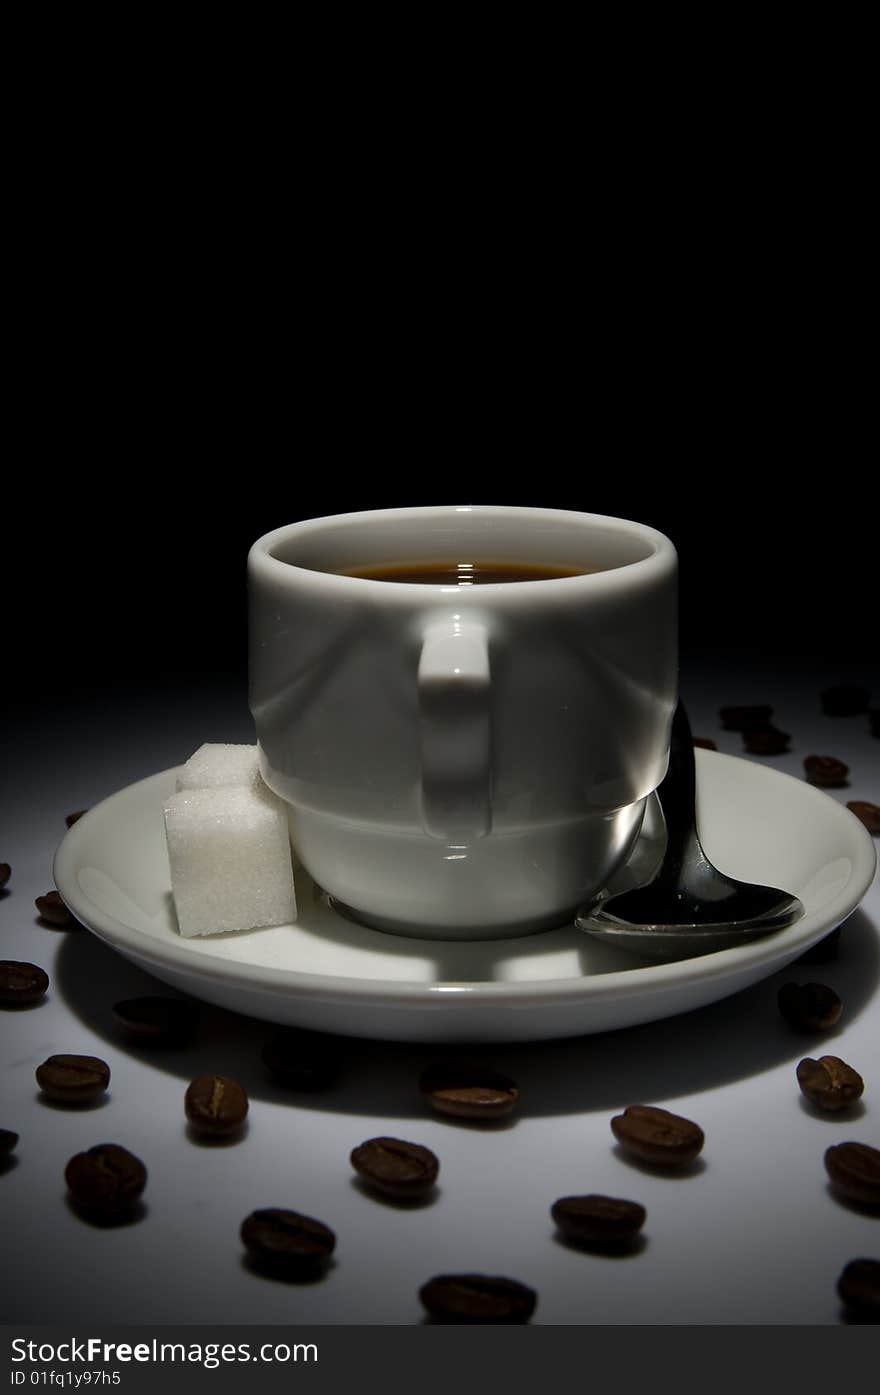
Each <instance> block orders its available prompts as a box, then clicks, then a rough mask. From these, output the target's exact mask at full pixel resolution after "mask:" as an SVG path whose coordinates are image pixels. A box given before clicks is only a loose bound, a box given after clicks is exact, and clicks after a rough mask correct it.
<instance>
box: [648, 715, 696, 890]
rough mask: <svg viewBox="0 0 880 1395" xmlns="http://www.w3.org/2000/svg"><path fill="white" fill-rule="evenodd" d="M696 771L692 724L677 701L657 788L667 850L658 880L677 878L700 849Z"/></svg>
mask: <svg viewBox="0 0 880 1395" xmlns="http://www.w3.org/2000/svg"><path fill="white" fill-rule="evenodd" d="M696 793H697V790H696V772H695V763H694V741H693V737H692V735H691V724H690V722H689V721H688V718H687V713H686V712H685V709H684V704H683V703H682V702H681V701H679V703H678V706H677V707H676V709H675V714H674V716H673V718H672V734H671V736H670V741H669V768H668V770H667V772H666V776H665V778H664V780H663V783H662V784H661V785H660V786H659V788H658V790H657V796H658V798H659V800H660V807H661V808H662V810H663V818H664V820H665V822H666V853H665V855H664V858H663V865H662V866H661V868H660V871H659V873H658V875H657V878H656V880H657V881H664V882H676V881H677V880H678V876H679V873H680V871H681V868H682V866H683V865H684V863H685V862H686V861H688V859H689V858H690V857H691V856H692V855H693V853H694V851H696V850H698V849H699V846H700V845H699V839H698V837H697V829H696Z"/></svg>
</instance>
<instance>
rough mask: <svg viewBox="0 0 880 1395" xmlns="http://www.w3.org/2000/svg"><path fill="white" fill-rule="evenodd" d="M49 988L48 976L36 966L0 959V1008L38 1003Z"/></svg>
mask: <svg viewBox="0 0 880 1395" xmlns="http://www.w3.org/2000/svg"><path fill="white" fill-rule="evenodd" d="M48 987H49V975H48V974H47V973H46V971H45V970H44V969H41V968H39V967H38V965H36V964H27V963H23V962H22V963H19V962H18V960H15V959H0V1007H17V1006H18V1005H19V1004H20V1003H38V1002H39V1001H40V999H41V998H43V997H45V994H46V989H47V988H48Z"/></svg>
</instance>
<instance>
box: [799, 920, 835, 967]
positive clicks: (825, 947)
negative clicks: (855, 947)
mask: <svg viewBox="0 0 880 1395" xmlns="http://www.w3.org/2000/svg"><path fill="white" fill-rule="evenodd" d="M840 929H841V927H840V926H839V925H836V926H835V927H834V929H833V930H832V931H831V933H830V935H826V936H825V937H824V939H821V940H819V942H818V944H814V945H811V946H810V948H809V949H805V950H804V952H803V954H801V955H799V956H798V958H797V961H796V962H797V963H798V964H828V963H830V962H831V960H832V959H836V958H837V951H838V949H839V948H840Z"/></svg>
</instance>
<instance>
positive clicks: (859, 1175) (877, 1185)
mask: <svg viewBox="0 0 880 1395" xmlns="http://www.w3.org/2000/svg"><path fill="white" fill-rule="evenodd" d="M825 1170H826V1172H827V1173H828V1176H829V1177H830V1178H831V1182H832V1185H833V1186H834V1187H836V1189H837V1191H839V1192H840V1193H841V1195H842V1196H845V1197H848V1199H849V1200H850V1201H860V1202H861V1203H862V1204H863V1205H864V1206H880V1152H878V1150H877V1149H876V1148H871V1147H869V1146H868V1144H867V1143H837V1144H835V1145H834V1146H833V1147H831V1148H828V1149H827V1150H826V1152H825Z"/></svg>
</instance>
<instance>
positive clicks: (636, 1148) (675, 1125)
mask: <svg viewBox="0 0 880 1395" xmlns="http://www.w3.org/2000/svg"><path fill="white" fill-rule="evenodd" d="M611 1130H612V1132H613V1134H614V1137H615V1138H616V1139H617V1141H618V1143H619V1144H620V1146H621V1148H623V1149H624V1151H625V1152H627V1153H630V1154H631V1155H632V1156H633V1157H634V1158H636V1159H638V1161H639V1162H646V1163H651V1164H652V1165H653V1166H654V1167H683V1166H684V1165H685V1164H687V1163H691V1162H693V1160H694V1158H695V1157H696V1156H697V1154H698V1153H699V1152H700V1150H701V1148H702V1146H703V1143H704V1141H705V1135H704V1134H703V1130H702V1129H701V1128H700V1126H699V1125H698V1124H695V1123H693V1121H692V1120H690V1119H683V1118H682V1117H681V1115H679V1114H670V1113H669V1111H668V1110H667V1109H656V1108H655V1107H654V1106H653V1105H650V1104H631V1105H630V1106H629V1107H628V1108H627V1109H625V1110H624V1111H623V1113H622V1114H616V1115H615V1116H614V1118H613V1119H612V1120H611Z"/></svg>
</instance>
